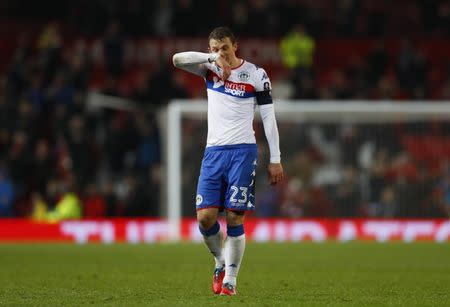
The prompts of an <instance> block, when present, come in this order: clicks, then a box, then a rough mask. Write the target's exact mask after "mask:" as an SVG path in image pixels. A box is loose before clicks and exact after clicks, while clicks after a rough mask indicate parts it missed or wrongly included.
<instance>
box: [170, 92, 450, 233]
mask: <svg viewBox="0 0 450 307" xmlns="http://www.w3.org/2000/svg"><path fill="white" fill-rule="evenodd" d="M207 105H208V104H207V101H206V100H202V99H197V100H183V99H176V100H172V101H171V102H170V103H169V106H168V114H167V116H168V120H167V151H166V152H167V156H166V159H167V184H166V187H167V191H166V192H167V202H168V208H167V218H168V222H169V239H170V240H172V241H178V240H179V239H180V237H181V234H180V233H181V229H180V228H181V227H180V225H181V212H182V210H181V209H182V203H181V195H182V180H181V173H182V165H181V149H182V147H181V144H182V137H181V134H182V131H181V122H182V120H183V118H195V119H206V115H207ZM275 112H276V116H277V120H278V122H279V123H280V121H290V122H296V123H327V124H328V123H352V124H359V123H364V124H377V123H380V124H384V123H395V122H400V121H401V122H414V121H420V120H430V119H433V120H450V101H440V102H433V101H420V102H417V101H415V102H407V101H404V102H403V101H402V102H392V101H371V102H368V101H363V100H360V101H356V100H352V101H351V102H350V101H348V102H347V101H317V100H314V101H304V100H303V101H276V102H275ZM255 119H256V120H260V117H259V112H257V114H256V116H255ZM204 137H205V138H206V135H205V136H204ZM199 152H200V151H199ZM194 197H195V195H193V196H192V199H193V200H192V205H194Z"/></svg>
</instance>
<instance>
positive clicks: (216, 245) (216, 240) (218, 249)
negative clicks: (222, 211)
mask: <svg viewBox="0 0 450 307" xmlns="http://www.w3.org/2000/svg"><path fill="white" fill-rule="evenodd" d="M203 240H204V241H205V244H206V246H207V247H208V249H209V251H210V252H211V254H213V256H214V260H215V261H216V268H218V267H223V266H224V265H225V259H224V258H223V252H222V251H223V233H222V231H221V230H219V232H218V233H216V234H215V235H212V236H203Z"/></svg>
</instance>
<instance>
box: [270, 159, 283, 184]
mask: <svg viewBox="0 0 450 307" xmlns="http://www.w3.org/2000/svg"><path fill="white" fill-rule="evenodd" d="M267 171H268V173H269V182H270V184H271V185H276V184H277V183H280V182H281V181H283V179H284V172H283V166H282V165H281V163H270V164H269V167H268V169H267Z"/></svg>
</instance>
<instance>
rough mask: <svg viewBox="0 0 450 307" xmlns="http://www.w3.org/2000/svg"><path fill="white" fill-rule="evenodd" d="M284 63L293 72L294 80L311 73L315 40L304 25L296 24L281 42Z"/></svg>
mask: <svg viewBox="0 0 450 307" xmlns="http://www.w3.org/2000/svg"><path fill="white" fill-rule="evenodd" d="M280 49H281V56H282V61H283V64H284V65H285V66H286V67H287V68H288V69H289V70H291V71H292V72H293V74H294V80H295V79H298V78H299V77H300V76H302V75H303V74H310V73H311V67H312V64H313V60H314V50H315V41H314V39H313V38H312V37H311V36H309V35H308V34H307V33H306V30H305V28H304V26H303V25H300V24H297V25H295V26H294V27H293V28H292V29H291V31H290V32H289V33H287V34H286V35H284V36H283V37H282V39H281V42H280Z"/></svg>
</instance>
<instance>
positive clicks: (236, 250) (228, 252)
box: [223, 234, 245, 286]
mask: <svg viewBox="0 0 450 307" xmlns="http://www.w3.org/2000/svg"><path fill="white" fill-rule="evenodd" d="M244 250H245V234H242V235H240V236H237V237H231V236H228V237H227V239H226V240H225V247H224V254H225V265H226V266H225V278H224V279H223V283H224V284H225V283H230V284H232V285H234V286H236V278H237V275H238V272H239V267H240V266H241V261H242V257H243V256H244Z"/></svg>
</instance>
